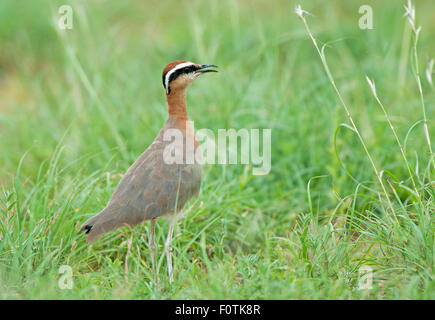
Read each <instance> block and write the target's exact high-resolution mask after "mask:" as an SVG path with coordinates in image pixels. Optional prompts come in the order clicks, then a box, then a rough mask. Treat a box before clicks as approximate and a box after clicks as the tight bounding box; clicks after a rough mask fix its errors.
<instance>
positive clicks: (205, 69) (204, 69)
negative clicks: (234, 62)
mask: <svg viewBox="0 0 435 320" xmlns="http://www.w3.org/2000/svg"><path fill="white" fill-rule="evenodd" d="M217 67H218V66H215V65H214V64H200V65H199V69H198V70H196V71H195V72H196V73H206V72H217V70H214V69H209V68H217Z"/></svg>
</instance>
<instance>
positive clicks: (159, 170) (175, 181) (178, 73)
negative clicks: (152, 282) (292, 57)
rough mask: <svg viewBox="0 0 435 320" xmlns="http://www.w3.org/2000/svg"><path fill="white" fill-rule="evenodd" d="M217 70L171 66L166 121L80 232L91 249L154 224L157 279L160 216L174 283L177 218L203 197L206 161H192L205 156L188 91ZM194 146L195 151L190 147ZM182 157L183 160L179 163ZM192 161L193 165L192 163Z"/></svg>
mask: <svg viewBox="0 0 435 320" xmlns="http://www.w3.org/2000/svg"><path fill="white" fill-rule="evenodd" d="M216 68H217V66H216V65H213V64H197V63H193V62H191V61H186V60H177V61H173V62H171V63H169V64H168V65H166V67H165V68H164V70H163V73H162V82H163V87H164V89H165V97H166V103H167V108H168V118H167V120H166V122H165V123H164V125H163V127H162V129H161V130H160V132H159V133H158V135H157V137H156V138H155V139H154V141H153V143H152V144H151V145H150V146H149V147H148V148H147V149H146V150H145V151H144V152H143V153H142V154H141V155H140V156H139V158H138V159H137V160H136V161H135V162H134V163H133V164H132V165H131V166H130V168H129V169H128V170H127V171H126V173H125V174H124V175H123V177H122V179H121V180H120V182H119V183H118V185H117V187H116V189H115V191H114V192H113V194H112V196H111V198H110V200H109V202H108V203H107V205H106V207H105V208H104V209H103V210H102V211H101V212H99V213H98V214H97V215H95V216H93V217H91V218H90V219H88V220H87V221H86V222H85V223H83V225H82V226H81V227H80V231H79V232H82V231H85V235H86V242H87V243H88V244H89V243H92V242H94V241H95V240H96V239H97V238H98V237H100V236H101V235H103V234H105V233H108V232H111V231H113V230H115V229H118V228H120V227H122V226H129V227H132V226H135V225H138V224H141V223H143V222H144V221H147V220H150V239H149V244H148V247H149V250H150V254H151V260H152V268H153V272H154V274H155V272H156V270H155V266H156V264H155V223H156V219H157V218H159V217H162V216H165V217H168V218H169V232H168V236H167V238H166V242H165V251H166V258H167V265H168V273H169V281H170V282H172V281H173V271H172V234H173V231H174V224H175V221H176V217H177V214H180V213H181V211H182V209H183V207H184V205H185V203H186V202H187V201H188V200H189V199H190V198H192V197H197V196H198V193H199V190H200V186H201V175H202V168H201V158H200V157H195V156H193V157H192V155H197V154H200V152H198V150H200V146H199V143H198V140H197V139H196V137H195V133H194V131H193V127H192V125H191V123H190V121H189V117H188V113H187V106H186V91H187V88H188V87H189V85H190V84H191V83H192V82H193V81H194V80H195V79H197V78H198V77H199V76H201V75H202V74H205V73H208V72H217V70H216ZM174 133H179V137H181V139H178V140H177V139H169V138H172V137H171V134H174ZM168 136H169V138H168ZM175 137H176V135H174V138H175ZM189 145H192V146H193V147H191V148H186V146H189ZM187 149H189V150H187ZM184 151H186V152H184ZM177 152H178V158H177V155H175V159H176V160H177V159H178V161H174V154H176V153H177ZM189 152H190V153H192V154H189ZM180 154H181V155H182V157H181V156H180ZM191 158H193V161H191V160H189V159H191Z"/></svg>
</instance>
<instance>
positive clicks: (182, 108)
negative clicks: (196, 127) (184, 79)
mask: <svg viewBox="0 0 435 320" xmlns="http://www.w3.org/2000/svg"><path fill="white" fill-rule="evenodd" d="M166 102H167V104H168V113H169V116H173V117H174V118H175V119H177V120H180V121H187V120H188V116H187V107H186V90H185V89H184V90H173V91H171V93H170V94H166Z"/></svg>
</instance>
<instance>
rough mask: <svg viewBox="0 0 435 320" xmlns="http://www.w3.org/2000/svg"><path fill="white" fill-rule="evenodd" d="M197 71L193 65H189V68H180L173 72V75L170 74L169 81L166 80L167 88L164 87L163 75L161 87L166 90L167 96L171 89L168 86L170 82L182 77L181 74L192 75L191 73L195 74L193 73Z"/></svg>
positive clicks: (164, 77)
mask: <svg viewBox="0 0 435 320" xmlns="http://www.w3.org/2000/svg"><path fill="white" fill-rule="evenodd" d="M198 69H199V67H197V66H195V65H190V66H187V67H184V68H181V69H178V70H175V71H174V72H173V73H171V75H170V76H169V79H168V88H166V85H165V80H166V74H164V75H163V77H162V81H163V87H164V88H165V89H167V92H168V94H169V93H170V92H171V88H170V86H169V84H170V83H171V81H173V80H175V79H177V78H178V77H179V76H180V75H182V74H187V73H192V72H195V71H196V70H198Z"/></svg>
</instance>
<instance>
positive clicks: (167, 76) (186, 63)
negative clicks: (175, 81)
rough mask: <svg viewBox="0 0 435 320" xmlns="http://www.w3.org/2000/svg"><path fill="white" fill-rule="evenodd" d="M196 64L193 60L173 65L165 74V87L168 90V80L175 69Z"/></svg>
mask: <svg viewBox="0 0 435 320" xmlns="http://www.w3.org/2000/svg"><path fill="white" fill-rule="evenodd" d="M193 65H195V64H194V63H192V62H183V63H180V64H177V65H176V66H175V67H173V68H172V69H171V70H169V71H168V72H167V73H166V75H165V88H166V92H167V91H168V82H169V77H170V76H171V74H173V73H174V72H175V71H177V70H179V69H182V68H184V67H188V66H193Z"/></svg>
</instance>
